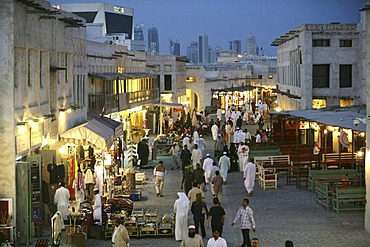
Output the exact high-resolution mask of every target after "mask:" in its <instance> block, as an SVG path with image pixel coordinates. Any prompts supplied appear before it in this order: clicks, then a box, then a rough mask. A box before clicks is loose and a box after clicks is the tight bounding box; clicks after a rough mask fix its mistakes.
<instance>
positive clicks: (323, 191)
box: [315, 180, 332, 210]
mask: <svg viewBox="0 0 370 247" xmlns="http://www.w3.org/2000/svg"><path fill="white" fill-rule="evenodd" d="M315 195H316V202H317V203H319V204H321V205H323V206H324V207H325V208H326V210H329V209H330V208H331V206H332V203H331V196H332V192H331V190H330V187H329V183H327V182H325V181H321V180H315Z"/></svg>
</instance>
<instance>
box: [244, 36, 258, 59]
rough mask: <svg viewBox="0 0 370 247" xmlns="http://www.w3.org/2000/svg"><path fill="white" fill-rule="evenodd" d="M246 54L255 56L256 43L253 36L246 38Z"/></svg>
mask: <svg viewBox="0 0 370 247" xmlns="http://www.w3.org/2000/svg"><path fill="white" fill-rule="evenodd" d="M246 52H247V56H256V55H257V42H256V38H255V37H254V36H253V35H250V36H248V38H247V49H246Z"/></svg>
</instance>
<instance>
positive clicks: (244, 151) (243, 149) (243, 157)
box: [238, 143, 249, 172]
mask: <svg viewBox="0 0 370 247" xmlns="http://www.w3.org/2000/svg"><path fill="white" fill-rule="evenodd" d="M238 157H239V171H240V172H243V171H244V169H245V165H246V164H247V163H248V158H249V146H248V145H245V144H244V143H242V144H241V145H240V146H239V148H238Z"/></svg>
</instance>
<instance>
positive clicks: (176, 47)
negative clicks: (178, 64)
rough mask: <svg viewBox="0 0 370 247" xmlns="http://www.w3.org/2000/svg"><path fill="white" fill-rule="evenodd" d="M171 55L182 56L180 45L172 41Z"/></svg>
mask: <svg viewBox="0 0 370 247" xmlns="http://www.w3.org/2000/svg"><path fill="white" fill-rule="evenodd" d="M170 55H173V56H180V43H179V42H178V41H173V40H170Z"/></svg>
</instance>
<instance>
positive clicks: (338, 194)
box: [333, 187, 366, 214]
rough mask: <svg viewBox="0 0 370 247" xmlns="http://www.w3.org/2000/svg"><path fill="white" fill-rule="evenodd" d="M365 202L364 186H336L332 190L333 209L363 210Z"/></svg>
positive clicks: (337, 210)
mask: <svg viewBox="0 0 370 247" xmlns="http://www.w3.org/2000/svg"><path fill="white" fill-rule="evenodd" d="M365 204H366V188H365V187H348V188H336V189H335V190H334V192H333V211H334V212H336V213H337V214H339V212H340V211H347V210H364V209H365Z"/></svg>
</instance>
